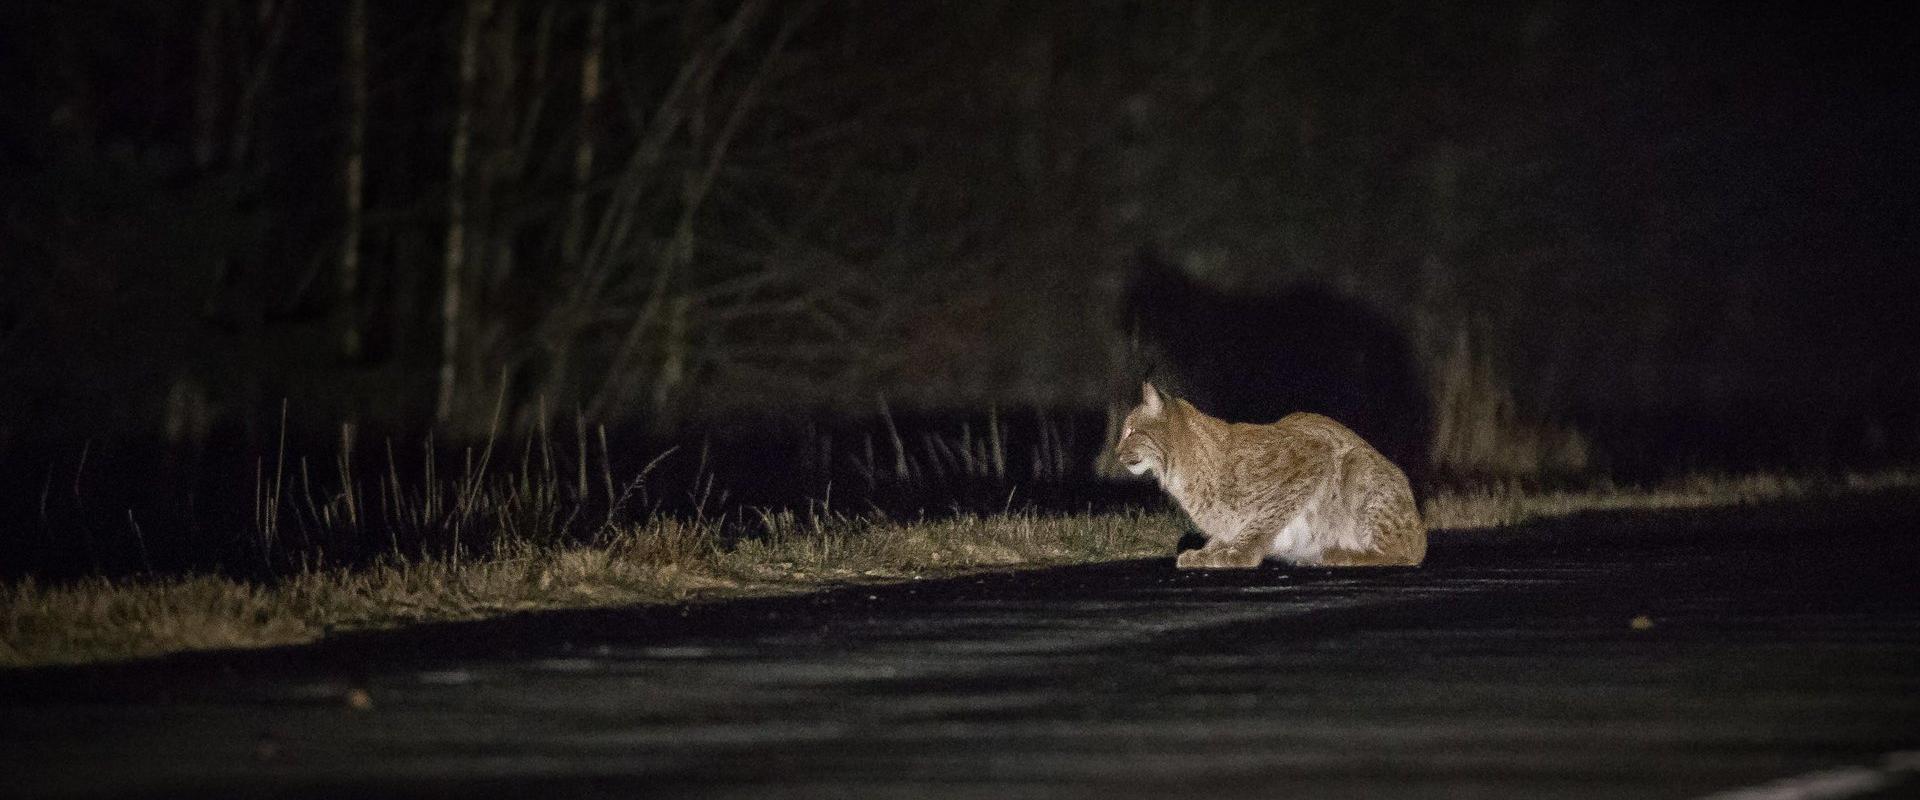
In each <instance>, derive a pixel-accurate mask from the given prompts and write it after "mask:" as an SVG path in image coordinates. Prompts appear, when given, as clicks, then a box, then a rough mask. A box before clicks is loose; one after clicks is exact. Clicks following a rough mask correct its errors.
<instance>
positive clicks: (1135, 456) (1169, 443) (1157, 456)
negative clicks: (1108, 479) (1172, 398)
mask: <svg viewBox="0 0 1920 800" xmlns="http://www.w3.org/2000/svg"><path fill="white" fill-rule="evenodd" d="M1173 411H1174V409H1173V403H1170V402H1168V401H1167V399H1166V398H1164V397H1162V396H1161V395H1160V391H1159V390H1157V389H1155V388H1153V384H1151V383H1143V384H1140V404H1139V405H1137V406H1134V407H1133V410H1132V411H1129V412H1127V421H1126V424H1125V425H1124V426H1122V427H1121V429H1120V441H1119V443H1118V444H1115V445H1114V448H1113V454H1114V457H1115V458H1116V459H1117V460H1118V461H1119V462H1120V466H1123V467H1126V468H1127V471H1128V472H1131V473H1133V474H1135V475H1145V474H1147V473H1148V472H1152V473H1154V474H1155V475H1159V476H1164V475H1165V474H1166V466H1167V455H1168V454H1169V453H1170V452H1171V450H1172V447H1173V433H1174V426H1173V416H1174V414H1173Z"/></svg>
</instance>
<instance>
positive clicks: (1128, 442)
mask: <svg viewBox="0 0 1920 800" xmlns="http://www.w3.org/2000/svg"><path fill="white" fill-rule="evenodd" d="M1114 455H1115V457H1116V458H1117V459H1118V460H1119V462H1120V464H1121V466H1124V467H1126V468H1127V469H1128V471H1130V472H1133V473H1134V474H1136V475H1145V474H1148V473H1151V474H1152V475H1153V476H1154V477H1155V478H1157V479H1158V480H1159V482H1160V486H1161V488H1163V489H1165V490H1166V492H1167V493H1168V494H1170V495H1172V496H1173V499H1174V500H1175V501H1176V502H1178V503H1179V504H1180V508H1181V509H1183V510H1185V511H1186V512H1187V516H1189V517H1190V518H1192V519H1193V523H1194V525H1196V526H1198V527H1199V528H1200V532H1201V534H1203V535H1205V536H1206V538H1207V544H1206V546H1204V547H1201V548H1200V549H1198V550H1190V551H1188V552H1185V553H1181V554H1180V556H1179V562H1178V563H1179V566H1181V567H1183V568H1199V569H1222V568H1235V567H1252V566H1256V565H1258V564H1259V563H1260V562H1261V561H1263V560H1265V559H1269V558H1272V559H1278V560H1281V561H1286V562H1289V563H1293V564H1300V565H1306V566H1332V567H1358V566H1412V565H1416V564H1419V563H1420V561H1421V560H1422V559H1424V558H1425V557H1426V553H1427V532H1426V527H1425V526H1424V525H1422V524H1421V522H1420V512H1419V510H1418V509H1417V508H1416V507H1415V505H1414V502H1413V492H1412V490H1411V489H1410V488H1409V487H1408V485H1407V476H1406V475H1405V474H1404V473H1402V472H1401V471H1400V468H1399V467H1396V466H1394V465H1393V462H1391V461H1388V460H1387V458H1386V457H1385V456H1382V455H1380V453H1379V452H1378V451H1376V450H1374V449H1373V447H1371V446H1370V445H1368V444H1367V443H1366V442H1365V441H1364V440H1362V439H1361V438H1360V437H1359V435H1357V434H1355V433H1354V432H1353V431H1351V430H1348V429H1347V427H1346V426H1344V425H1341V424H1340V423H1338V422H1335V421H1333V420H1332V419H1329V418H1327V417H1323V416H1321V415H1319V414H1308V413H1296V414H1289V415H1287V416H1286V417H1285V418H1284V419H1281V420H1280V421H1279V422H1275V423H1271V424H1266V425H1250V424H1245V423H1229V422H1226V421H1224V420H1220V419H1216V418H1214V417H1211V416H1208V415H1207V414H1206V413H1205V412H1203V411H1201V410H1200V409H1198V408H1195V407H1194V406H1193V404H1191V403H1188V402H1187V401H1185V400H1181V399H1178V398H1168V397H1164V396H1162V395H1161V394H1160V393H1159V391H1158V390H1156V389H1154V387H1153V385H1152V384H1146V385H1144V386H1142V387H1141V396H1140V405H1138V406H1136V407H1134V409H1133V411H1131V412H1130V413H1128V414H1127V419H1126V425H1125V427H1124V428H1123V429H1122V431H1121V434H1120V441H1119V442H1118V443H1117V444H1116V445H1115V447H1114Z"/></svg>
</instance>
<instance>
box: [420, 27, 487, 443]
mask: <svg viewBox="0 0 1920 800" xmlns="http://www.w3.org/2000/svg"><path fill="white" fill-rule="evenodd" d="M466 5H467V9H466V19H465V20H464V21H463V22H462V23H461V28H460V93H459V108H458V110H457V111H456V112H455V114H454V118H453V142H452V144H451V145H450V146H449V147H448V151H449V152H448V164H447V249H446V266H445V269H444V270H443V272H442V273H441V280H440V287H441V288H440V325H441V328H440V387H439V393H438V394H439V396H438V397H437V399H436V400H435V402H434V412H433V413H434V419H435V420H436V421H437V422H440V423H443V424H444V423H446V422H447V421H448V420H449V419H451V418H452V416H453V397H454V390H455V389H456V388H457V386H456V382H457V380H458V378H459V367H458V364H459V360H460V329H461V326H462V324H463V323H464V320H462V319H461V312H462V306H461V303H462V292H461V289H462V284H463V283H464V281H465V278H466V266H467V264H466V260H467V242H466V239H467V172H468V170H467V161H468V157H467V156H468V152H467V151H469V150H471V149H472V146H473V107H474V100H475V92H474V85H475V84H476V83H478V79H479V73H480V28H481V24H482V23H483V22H484V20H485V19H486V17H487V16H488V15H489V14H490V13H492V10H493V1H492V0H467V4H466Z"/></svg>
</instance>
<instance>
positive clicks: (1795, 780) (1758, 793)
mask: <svg viewBox="0 0 1920 800" xmlns="http://www.w3.org/2000/svg"><path fill="white" fill-rule="evenodd" d="M1915 772H1920V750H1903V751H1900V752H1897V753H1889V754H1887V756H1886V757H1885V758H1882V759H1881V760H1880V766H1878V767H1862V766H1852V767H1835V768H1833V769H1823V770H1820V771H1817V772H1809V773H1806V774H1804V775H1795V776H1793V777H1790V778H1781V779H1780V780H1777V781H1774V782H1772V783H1763V784H1761V785H1759V786H1749V787H1746V788H1742V789H1730V790H1727V791H1724V792H1715V793H1713V794H1710V795H1707V796H1706V797H1703V798H1700V800H1842V798H1848V797H1859V796H1861V795H1864V794H1868V793H1871V792H1878V791H1880V790H1882V789H1886V788H1889V787H1891V786H1894V785H1895V784H1897V783H1898V782H1899V781H1901V780H1903V779H1906V778H1909V777H1912V773H1915Z"/></svg>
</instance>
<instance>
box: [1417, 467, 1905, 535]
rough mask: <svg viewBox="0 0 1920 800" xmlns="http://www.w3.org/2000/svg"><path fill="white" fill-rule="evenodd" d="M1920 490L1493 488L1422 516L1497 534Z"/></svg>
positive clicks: (1441, 524)
mask: <svg viewBox="0 0 1920 800" xmlns="http://www.w3.org/2000/svg"><path fill="white" fill-rule="evenodd" d="M1914 487H1920V471H1916V470H1887V471H1881V472H1857V473H1846V474H1843V475H1840V476H1838V477H1830V478H1810V477H1796V476H1789V475H1779V474H1753V475H1716V474H1697V475H1689V476H1687V477H1685V478H1681V479H1679V480H1676V481H1672V482H1669V483H1665V484H1660V485H1657V486H1651V487H1631V486H1614V485H1608V484H1603V485H1601V486H1598V487H1595V488H1593V489H1586V490H1579V491H1566V490H1561V491H1544V492H1532V491H1528V490H1526V489H1524V488H1522V487H1521V485H1520V484H1519V483H1518V482H1514V481H1507V482H1500V483H1491V484H1487V485H1484V486H1480V487H1477V488H1473V489H1466V490H1460V491H1454V492H1448V493H1445V494H1441V495H1437V496H1434V497H1431V498H1428V499H1427V501H1426V502H1425V503H1424V504H1422V505H1421V508H1420V514H1421V516H1422V517H1423V518H1425V520H1426V523H1427V527H1428V528H1429V529H1432V530H1447V529H1459V528H1499V527H1506V526H1510V525H1521V524H1525V523H1527V522H1531V521H1533V520H1538V519H1548V518H1553V517H1565V516H1571V515H1573V514H1579V513H1582V512H1586V511H1653V510H1661V509H1681V508H1725V507H1729V506H1741V505H1751V504H1754V503H1765V502H1772V501H1779V500H1793V499H1796V498H1802V497H1815V496H1820V495H1830V494H1842V493H1861V492H1875V491H1884V490H1887V489H1902V488H1914Z"/></svg>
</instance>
